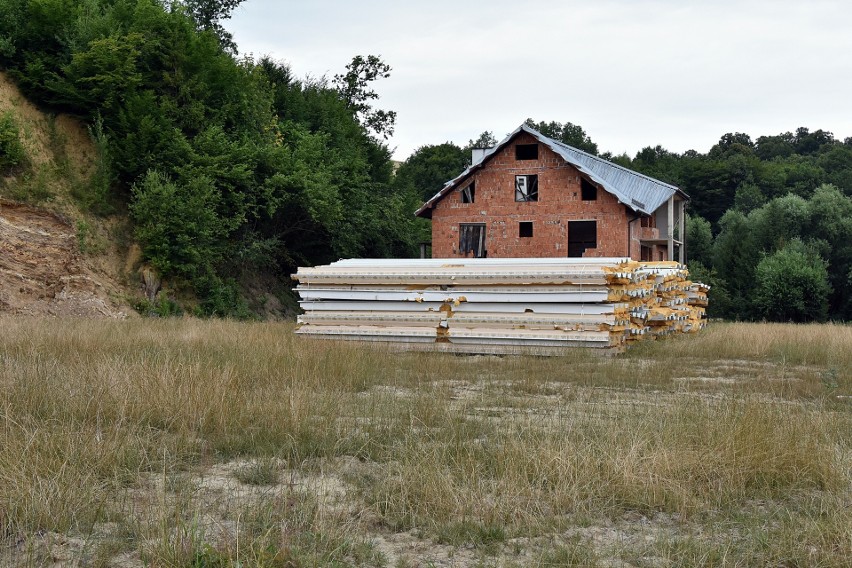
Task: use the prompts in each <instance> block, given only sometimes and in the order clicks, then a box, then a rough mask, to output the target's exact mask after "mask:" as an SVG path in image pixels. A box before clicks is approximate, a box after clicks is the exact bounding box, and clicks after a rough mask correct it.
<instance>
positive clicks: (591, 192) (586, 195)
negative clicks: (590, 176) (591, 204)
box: [580, 178, 598, 201]
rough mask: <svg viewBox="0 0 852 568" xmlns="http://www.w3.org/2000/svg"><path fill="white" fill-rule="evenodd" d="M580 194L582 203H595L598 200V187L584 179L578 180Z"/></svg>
mask: <svg viewBox="0 0 852 568" xmlns="http://www.w3.org/2000/svg"><path fill="white" fill-rule="evenodd" d="M580 192H581V193H582V196H583V201H595V200H596V199H597V198H598V186H596V185H595V184H593V183H592V182H590V181H589V180H587V179H586V178H580Z"/></svg>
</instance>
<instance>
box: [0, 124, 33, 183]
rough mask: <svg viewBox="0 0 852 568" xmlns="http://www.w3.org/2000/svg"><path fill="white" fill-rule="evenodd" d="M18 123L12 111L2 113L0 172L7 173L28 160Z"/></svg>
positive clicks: (0, 126) (0, 125)
mask: <svg viewBox="0 0 852 568" xmlns="http://www.w3.org/2000/svg"><path fill="white" fill-rule="evenodd" d="M26 156H27V155H26V152H25V151H24V146H23V145H22V144H21V136H20V132H19V130H18V124H17V123H16V122H15V117H14V116H13V115H12V111H7V112H5V113H3V114H2V115H0V174H3V173H6V172H8V171H10V170H12V169H14V168H16V167H18V166H21V165H23V164H24V162H25V161H26Z"/></svg>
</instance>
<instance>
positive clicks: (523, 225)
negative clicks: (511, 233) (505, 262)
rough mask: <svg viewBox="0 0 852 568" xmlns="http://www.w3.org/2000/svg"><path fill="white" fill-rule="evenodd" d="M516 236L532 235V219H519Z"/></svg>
mask: <svg viewBox="0 0 852 568" xmlns="http://www.w3.org/2000/svg"><path fill="white" fill-rule="evenodd" d="M518 236H519V237H531V236H533V224H532V221H521V222H520V223H518Z"/></svg>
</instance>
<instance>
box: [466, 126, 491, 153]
mask: <svg viewBox="0 0 852 568" xmlns="http://www.w3.org/2000/svg"><path fill="white" fill-rule="evenodd" d="M497 142H498V140H497V139H496V138H494V133H493V132H491V131H490V130H486V131H485V132H483V133H482V134H480V135H479V136H478V137H477V139H476V140H469V141H468V143H467V146H465V147H464V150H465V152H468V153H469V152H470V151H471V150H472V149H474V148H493V147H494V146H496V145H497Z"/></svg>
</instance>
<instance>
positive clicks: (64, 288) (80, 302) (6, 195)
mask: <svg viewBox="0 0 852 568" xmlns="http://www.w3.org/2000/svg"><path fill="white" fill-rule="evenodd" d="M0 116H2V117H4V118H5V119H6V121H7V122H11V124H13V125H14V127H15V128H16V129H17V131H18V138H19V141H20V147H21V148H22V149H23V159H22V160H21V163H20V164H18V165H17V166H16V167H14V168H11V169H10V170H7V171H6V173H5V175H4V176H3V177H2V178H0V314H2V313H12V314H27V315H55V316H69V315H70V316H86V317H110V318H116V317H125V316H127V315H128V314H131V313H133V310H132V309H131V308H130V306H129V304H128V300H129V299H130V298H131V297H132V296H133V295H134V294H135V295H140V292H138V291H137V290H136V289H137V288H138V286H136V285H135V283H134V280H137V281H138V278H134V274H133V273H134V268H136V267H135V266H134V261H133V257H134V255H135V256H136V257H138V248H137V247H134V246H132V243H130V242H129V239H127V238H121V235H122V234H126V233H127V232H128V231H127V229H126V225H127V222H126V221H125V220H123V219H122V217H121V216H113V217H112V218H101V217H97V216H94V215H91V214H86V213H84V212H83V211H82V210H81V207H80V205H79V204H78V201H79V198H75V194H77V195H79V194H81V192H82V191H83V190H84V188H85V187H86V185H87V184H88V183H89V182H90V180H91V179H92V177H93V175H94V173H95V169H96V164H97V150H96V149H95V147H94V145H93V143H92V141H91V138H90V136H89V134H88V132H87V131H86V129H85V128H84V127H83V126H82V125H80V124H79V123H78V122H77V121H75V120H74V119H72V118H70V117H67V116H61V115H60V116H55V117H54V116H50V115H47V114H45V113H43V112H41V111H39V110H38V109H37V108H36V107H35V106H33V105H32V104H30V103H29V102H27V101H26V100H25V98H24V97H23V96H22V95H21V93H20V92H19V91H18V89H17V88H16V86H15V85H14V84H13V83H12V82H11V81H10V80H9V79H8V77H7V76H6V75H4V74H2V73H0ZM134 250H136V251H137V252H133V251H134Z"/></svg>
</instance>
